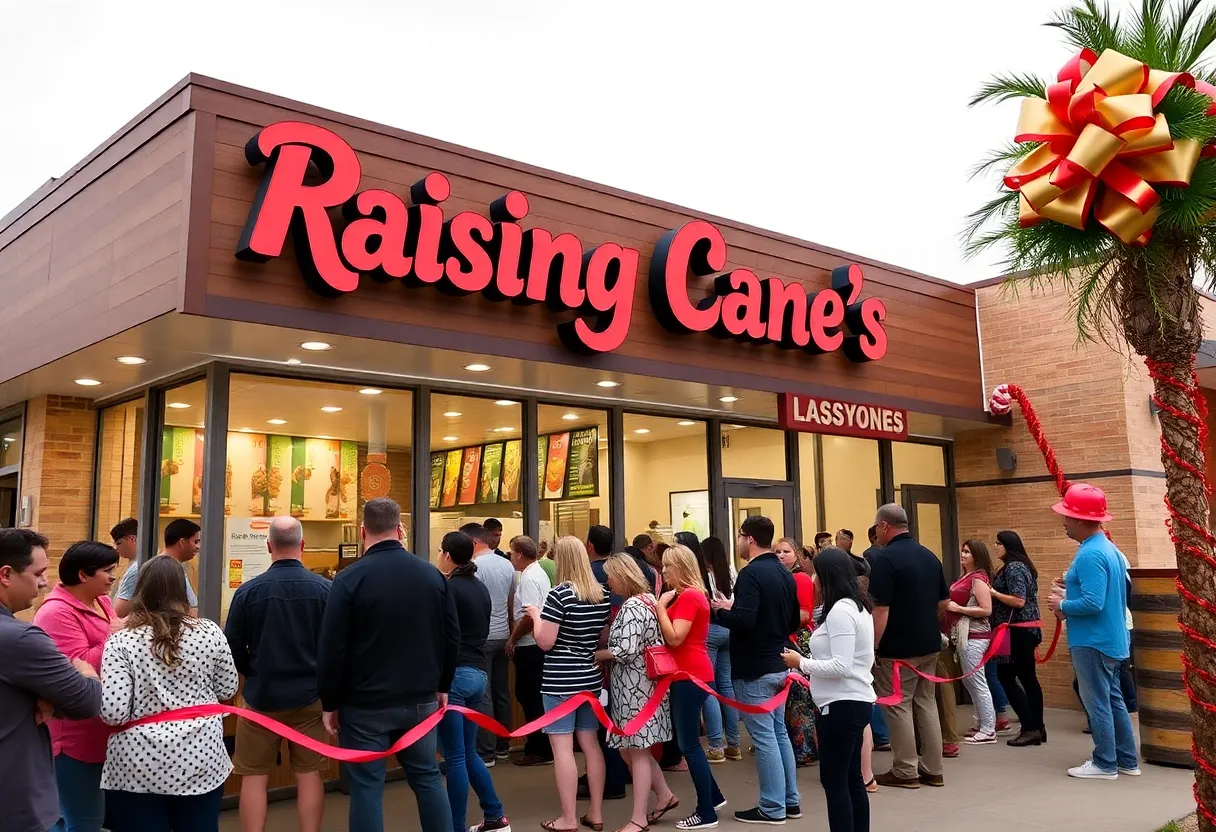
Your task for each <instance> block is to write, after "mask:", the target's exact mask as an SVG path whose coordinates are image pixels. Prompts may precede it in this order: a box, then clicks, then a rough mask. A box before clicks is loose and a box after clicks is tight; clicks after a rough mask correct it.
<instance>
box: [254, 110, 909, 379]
mask: <svg viewBox="0 0 1216 832" xmlns="http://www.w3.org/2000/svg"><path fill="white" fill-rule="evenodd" d="M245 158H246V160H247V161H248V162H249V164H250V165H252V166H254V167H257V166H259V165H264V166H265V173H264V174H263V177H262V181H261V183H260V185H259V186H258V190H257V195H256V197H255V198H254V201H253V206H252V208H251V209H250V211H249V218H248V220H247V221H246V223H245V228H244V230H243V231H242V233H241V240H240V244H239V246H238V248H237V252H236V256H237V257H238V258H239V259H241V260H245V261H251V262H265V261H267V260H269V259H271V258H272V257H278V256H280V255H281V254H282V252H283V244H284V242H285V240H286V238H287V234H288V232H289V231H290V232H291V233H292V237H293V240H294V243H295V250H296V256H297V259H298V260H299V263H300V269H301V271H302V273H303V275H304V279H305V280H306V282H307V283H308V285H309V286H310V287H312V289H314V290H315V291H317V292H319V293H321V294H323V295H327V296H331V297H334V296H338V295H341V294H344V293H346V292H352V291H354V290H355V289H356V288H358V286H359V279H360V277H362V276H367V277H369V278H371V279H373V280H378V281H389V280H401V281H403V282H405V283H407V284H410V285H413V286H420V285H431V286H434V287H435V288H436V289H438V290H439V291H441V292H444V293H446V294H450V295H467V294H471V293H474V292H478V293H480V294H482V295H483V296H484V297H486V298H489V299H490V300H494V301H508V300H509V301H511V302H512V303H515V304H521V305H526V304H534V303H545V304H547V305H548V306H549V307H550V308H551V309H552V310H554V311H555V312H562V311H573V312H574V313H575V317H574V318H573V320H569V321H564V322H562V323H559V324H558V326H557V331H558V335H559V337H560V338H561V340H562V343H564V344H565V345H566V346H567V347H569V348H570V349H572V350H575V351H577V352H581V353H585V354H594V353H602V352H608V351H611V350H614V349H616V348H617V347H619V346H620V345H621V344H622V343H624V341H625V338H626V336H627V335H628V334H629V325H630V322H631V318H632V314H633V297H634V293H635V290H636V288H637V279H638V261H639V256H640V255H639V252H638V251H637V250H636V249H632V248H626V247H624V246H621V245H618V244H617V243H611V242H607V243H601V244H600V245H598V246H595V247H593V248H588V249H586V250H584V247H583V244H582V243H581V242H580V241H579V239H578V237H576V236H574V235H573V234H570V233H563V234H558V235H556V236H555V235H553V234H551V233H550V232H548V231H546V230H545V229H543V228H536V227H533V228H527V229H525V228H524V227H523V226H521V225H520V221H521V220H523V219H524V218H526V217H527V216H528V209H529V206H528V198H527V197H526V196H524V194H522V193H521V192H519V191H509V192H507V193H506V194H504V195H503V196H501V197H499V198H498V199H496V200H494V201H493V202H492V203H491V204H490V206H489V217H488V218H487V217H485V216H483V215H482V214H480V213H477V212H474V211H462V212H460V213H458V214H456V215H455V216H452V217H450V218H449V217H445V215H444V212H443V209H442V208H441V207H440V206H441V204H442V203H443V202H444V201H445V200H446V199H447V198H448V197H449V196H450V194H451V184H450V183H449V181H448V178H447V177H446V176H444V175H443V174H441V173H430V174H428V175H427V176H425V177H424V178H423V179H421V180H419V181H418V182H416V183H414V184H413V185H412V186H410V199H409V201H410V204H409V205H408V206H407V205H406V203H405V200H403V199H402V198H401V197H400V196H398V195H396V194H394V193H391V192H389V191H385V190H382V189H379V188H368V189H367V190H364V191H359V183H360V179H361V178H362V169H361V166H360V164H359V158H358V156H357V155H356V154H355V151H354V149H353V148H352V147H351V146H350V145H349V144H348V143H347V142H346V141H344V140H343V139H342V138H341V137H340V136H338V135H337V134H335V133H333V132H332V131H330V130H327V129H325V128H323V127H319V126H316V125H312V124H305V123H302V122H295V121H284V122H279V123H277V124H272V125H270V126H268V127H265V128H263V129H262V130H261V131H259V132H258V134H257V135H256V136H254V137H253V138H252V139H250V141H249V143H248V144H247V145H246V146H245ZM331 211H334V212H335V213H337V212H340V214H341V218H342V220H343V223H342V224H341V228H340V230H338V229H337V228H335V224H334V218H332V217H331V215H330V212H331ZM726 261H727V246H726V241H725V240H724V239H723V237H722V234H721V232H720V231H718V229H717V228H715V227H714V226H713V225H711V224H710V223H708V222H703V221H693V222H689V223H687V224H685V225H683V226H681V227H680V228H677V229H674V230H672V231H668V232H667V233H666V234H664V235H663V237H662V238H661V239H660V240H659V242H658V244H657V246H656V248H655V252H654V254H653V256H652V257H651V261H650V274H649V294H650V302H651V306H652V307H653V308H654V311H655V315H656V316H657V317H658V320H659V321H660V323H662V324H663V326H665V327H666V328H667V329H669V330H671V331H673V332H677V333H685V332H708V333H709V334H711V335H713V336H715V337H718V338H735V339H738V340H741V341H750V342H754V343H772V344H776V345H777V346H779V347H781V348H783V349H801V350H805V351H806V352H808V353H824V352H832V351H834V350H837V349H840V350H843V352H844V354H845V355H846V356H847V357H848V358H849V359H851V360H852V361H870V360H873V359H878V358H882V357H883V355H885V354H886V351H887V335H886V331H885V329H884V328H883V324H882V322H883V320H884V319H885V317H886V306H885V305H884V304H883V302H882V301H881V300H879V299H878V298H865V299H862V298H861V290H862V286H863V284H864V277H863V274H862V270H861V267H860V266H858V265H849V266H841V267H839V268H837V269H835V270H834V271H833V272H832V285H831V287H830V288H827V289H823V290H821V291H818V292H813V293H811V294H807V293H806V291H805V290H804V289H803V288H802V286H801V285H800V284H798V283H786V282H784V281H783V280H781V278H779V277H769V278H765V279H762V278H760V277H758V276H757V275H755V274H754V273H753V272H751V271H749V270H748V269H733V270H731V271H728V272H724V273H722V274H718V275H717V276H715V277H713V278H712V280H710V281H707V282H708V283H709V284H710V295H709V296H708V297H703V298H701V299H699V300H694V299H693V298H692V297H690V293H689V281H690V278H705V277H709V276H710V275H712V274H713V273H714V272H718V271H720V270H722V269H723V268H725V265H726Z"/></svg>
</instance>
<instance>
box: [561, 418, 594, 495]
mask: <svg viewBox="0 0 1216 832" xmlns="http://www.w3.org/2000/svg"><path fill="white" fill-rule="evenodd" d="M599 433H600V431H599V428H597V427H590V428H583V429H582V430H576V431H573V432H571V434H570V461H569V463H568V464H567V466H566V497H567V498H572V497H594V496H596V495H597V494H599V474H600V465H599V457H600V453H599V452H600V438H599Z"/></svg>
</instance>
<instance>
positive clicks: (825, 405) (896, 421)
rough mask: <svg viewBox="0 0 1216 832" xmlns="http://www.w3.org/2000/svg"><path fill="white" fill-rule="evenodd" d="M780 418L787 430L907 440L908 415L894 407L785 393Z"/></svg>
mask: <svg viewBox="0 0 1216 832" xmlns="http://www.w3.org/2000/svg"><path fill="white" fill-rule="evenodd" d="M777 416H778V421H779V422H780V424H781V427H783V428H785V429H786V430H800V431H804V432H806V433H829V434H832V435H835V436H859V437H862V438H865V439H894V440H897V441H902V440H904V439H907V438H908V412H907V411H906V410H899V409H897V408H893V407H881V406H879V405H873V404H854V403H853V402H842V401H838V400H836V399H824V398H820V397H817V396H799V395H796V394H794V393H782V394H781V398H780V401H779V403H778V413H777Z"/></svg>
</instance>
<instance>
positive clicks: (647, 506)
mask: <svg viewBox="0 0 1216 832" xmlns="http://www.w3.org/2000/svg"><path fill="white" fill-rule="evenodd" d="M624 426H625V436H624V439H625V539H626V540H632V539H633V538H634V537H636V536H637V535H639V534H645V533H647V532H650V533H652V534H654V535H657V536H659V537H661V538H663V539H665V540H667V541H669V542H670V541H671V540H672V536H673V535H674V534H675V533H676V532H678V531H692V532H695V533H696V534H697V536H698V537H701V538H704V537H707V536H708V535H709V534H710V526H709V518H710V512H709V475H708V473H707V469H708V464H709V462H708V453H707V449H706V445H705V442H706V424H705V423H704V422H698V421H693V420H692V419H670V418H665V417H660V416H639V415H637V414H635V413H626V414H625V417H624Z"/></svg>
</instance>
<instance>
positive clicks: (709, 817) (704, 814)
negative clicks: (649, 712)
mask: <svg viewBox="0 0 1216 832" xmlns="http://www.w3.org/2000/svg"><path fill="white" fill-rule="evenodd" d="M707 697H709V694H707V693H706V692H705V691H703V690H701V689H700V688H699V687H697V686H696V685H694V684H693V683H692V682H688V681H682V682H676V683H675V684H673V685H672V686H671V718H672V722H673V723H674V726H675V729H676V742H678V743H679V744H680V753H682V754H683V755H684V759H685V760H686V761H687V762H688V774H689V776H690V777H692V783H693V787H694V788H695V789H696V790H697V814H698V815H700V816H701V820H703V821H705V822H706V823H712V822H714V821H716V820H717V819H718V810H717V809H715V808H714V807H715V806H717V805H718V804H719V803H721V802H722V792H721V791H720V790H719V789H718V782H717V781H716V780H714V775H713V772H711V771H710V770H709V760H707V759H705V749H703V748H701V709H702V708H703V707H704V705H705V700H706V698H707ZM781 812H782V815H781V816H782V817H785V805H784V804H782V806H781Z"/></svg>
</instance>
